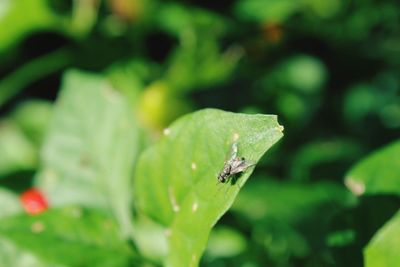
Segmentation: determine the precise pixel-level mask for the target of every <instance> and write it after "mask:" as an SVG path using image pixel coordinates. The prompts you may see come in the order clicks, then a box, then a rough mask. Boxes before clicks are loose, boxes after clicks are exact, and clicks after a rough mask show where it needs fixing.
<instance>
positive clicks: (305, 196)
mask: <svg viewBox="0 0 400 267" xmlns="http://www.w3.org/2000/svg"><path fill="white" fill-rule="evenodd" d="M349 197H350V196H349V195H348V194H347V192H346V190H344V189H343V188H341V187H339V186H337V185H335V184H332V183H327V182H319V183H294V182H291V183H289V182H286V183H285V182H276V181H273V180H262V181H260V180H258V181H253V182H252V183H249V184H248V186H247V187H246V189H245V190H243V191H242V192H241V194H240V195H239V197H238V199H237V200H236V202H235V204H234V205H233V207H232V210H233V211H238V212H240V213H241V214H243V215H245V216H246V217H248V218H250V219H251V220H254V221H257V220H265V219H270V218H272V219H274V220H277V221H281V222H285V223H289V224H293V225H294V224H296V223H297V222H299V221H300V220H302V219H303V218H304V217H307V216H309V215H312V214H313V213H314V212H315V211H316V210H318V209H319V208H320V207H323V206H324V205H331V206H332V208H334V207H335V206H336V207H338V206H340V205H341V204H345V203H348V202H349V201H350V200H351V199H350V198H349Z"/></svg>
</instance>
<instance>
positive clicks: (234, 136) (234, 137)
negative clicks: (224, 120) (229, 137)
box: [233, 133, 239, 142]
mask: <svg viewBox="0 0 400 267" xmlns="http://www.w3.org/2000/svg"><path fill="white" fill-rule="evenodd" d="M238 139H239V134H238V133H234V134H233V141H234V142H236V141H237V140H238Z"/></svg>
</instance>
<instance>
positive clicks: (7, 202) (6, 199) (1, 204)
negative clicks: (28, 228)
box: [0, 188, 22, 266]
mask: <svg viewBox="0 0 400 267" xmlns="http://www.w3.org/2000/svg"><path fill="white" fill-rule="evenodd" d="M21 212H22V207H21V204H20V202H19V199H18V195H16V194H15V193H14V192H12V191H9V190H7V189H4V188H0V218H4V217H7V216H10V215H13V214H18V213H21ZM0 258H1V257H0ZM0 266H2V265H1V264H0ZM6 266H7V265H6Z"/></svg>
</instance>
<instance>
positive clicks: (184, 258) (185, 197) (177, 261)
mask: <svg viewBox="0 0 400 267" xmlns="http://www.w3.org/2000/svg"><path fill="white" fill-rule="evenodd" d="M282 130H283V127H282V126H280V125H279V124H278V123H277V118H276V116H273V115H245V114H235V113H230V112H225V111H221V110H215V109H205V110H201V111H198V112H195V113H192V114H189V115H187V116H184V117H183V118H181V119H179V120H178V121H177V122H175V123H173V124H172V125H171V127H170V128H167V129H165V130H164V134H165V136H164V137H163V138H162V139H161V140H160V142H159V143H158V144H156V145H155V146H153V147H151V148H149V149H148V150H146V151H145V152H144V153H143V154H142V156H141V158H140V159H139V162H138V166H137V170H136V175H135V187H134V189H135V197H136V199H135V203H137V206H138V208H139V210H141V211H142V212H143V213H145V214H146V215H148V216H150V217H152V218H153V219H154V220H155V221H157V222H158V223H160V224H161V225H163V226H164V227H165V228H166V230H165V233H166V236H167V237H168V246H169V253H168V256H167V259H166V261H165V265H166V266H174V267H179V266H185V267H187V266H197V264H198V262H199V259H200V256H201V255H202V253H203V251H204V249H205V246H206V243H207V238H208V235H209V232H210V230H211V228H212V227H213V225H214V224H215V223H216V222H217V221H218V219H219V218H220V217H221V216H222V215H223V214H224V213H225V212H226V211H227V210H228V209H229V207H230V206H231V205H232V202H233V200H234V199H235V197H236V195H237V194H238V192H239V188H240V187H241V186H243V184H244V183H245V181H246V180H247V179H248V177H249V176H250V174H251V172H252V170H253V168H249V169H248V170H246V171H245V172H244V173H242V174H240V175H238V176H237V177H236V178H237V179H233V180H231V182H229V183H226V184H220V183H217V176H218V174H219V173H220V172H221V170H222V169H223V166H224V161H225V160H226V159H227V155H229V154H230V151H231V146H232V144H233V143H236V144H237V146H238V156H240V157H245V159H246V160H247V161H248V162H249V163H257V161H258V160H259V159H260V157H261V156H262V155H263V154H264V153H265V152H266V151H267V150H268V149H269V148H270V147H271V146H272V145H273V144H274V143H276V142H277V141H278V140H279V139H280V138H281V137H282ZM234 181H236V183H235V182H234Z"/></svg>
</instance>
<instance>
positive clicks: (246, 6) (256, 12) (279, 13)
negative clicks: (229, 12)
mask: <svg viewBox="0 0 400 267" xmlns="http://www.w3.org/2000/svg"><path fill="white" fill-rule="evenodd" d="M298 7H299V2H298V1H292V0H269V1H264V0H241V1H238V2H237V4H236V6H235V12H236V14H237V15H238V16H239V17H241V18H243V19H248V20H252V21H257V22H258V21H260V22H284V21H285V20H286V19H288V18H289V17H290V16H291V15H292V14H293V13H294V12H295V11H297V9H298Z"/></svg>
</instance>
